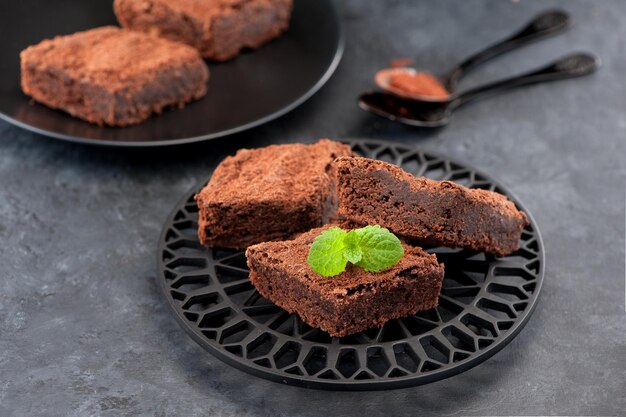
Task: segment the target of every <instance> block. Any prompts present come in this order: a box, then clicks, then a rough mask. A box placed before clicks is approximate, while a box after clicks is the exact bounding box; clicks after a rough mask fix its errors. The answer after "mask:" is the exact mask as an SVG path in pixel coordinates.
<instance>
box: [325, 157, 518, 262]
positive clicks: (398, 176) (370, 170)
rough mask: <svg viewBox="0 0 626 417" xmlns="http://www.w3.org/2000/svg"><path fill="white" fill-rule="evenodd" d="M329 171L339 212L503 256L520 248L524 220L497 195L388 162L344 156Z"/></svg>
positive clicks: (421, 237) (425, 239)
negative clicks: (330, 171)
mask: <svg viewBox="0 0 626 417" xmlns="http://www.w3.org/2000/svg"><path fill="white" fill-rule="evenodd" d="M332 172H333V175H334V176H335V179H336V183H337V189H338V195H339V208H338V215H339V216H340V217H343V218H345V219H347V220H350V221H353V222H355V223H356V224H363V225H367V224H379V225H381V226H383V227H386V228H388V229H389V230H391V231H392V232H394V233H396V234H398V235H401V236H404V237H407V238H411V239H417V240H419V241H423V242H428V243H434V244H437V245H442V246H451V247H463V248H468V249H473V250H477V251H484V252H489V253H493V254H496V255H507V254H510V253H512V252H514V251H515V250H517V249H518V248H519V240H520V237H521V233H522V230H523V228H524V227H525V226H527V225H528V219H527V217H526V215H525V214H524V213H523V212H521V211H519V210H518V209H517V208H516V207H515V205H514V204H513V203H512V202H511V201H509V200H508V199H507V198H506V197H505V196H503V195H501V194H498V193H495V192H492V191H486V190H481V189H469V188H466V187H463V186H461V185H458V184H456V183H454V182H451V181H434V180H431V179H428V178H424V177H420V178H417V177H415V176H413V175H411V174H409V173H408V172H406V171H404V170H402V169H401V168H400V167H398V166H396V165H393V164H390V163H387V162H383V161H377V160H372V159H367V158H360V157H342V158H338V159H337V160H336V161H335V162H334V163H333V167H332Z"/></svg>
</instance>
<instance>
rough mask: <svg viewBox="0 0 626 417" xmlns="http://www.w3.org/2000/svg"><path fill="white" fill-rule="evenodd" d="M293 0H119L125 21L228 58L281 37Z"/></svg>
mask: <svg viewBox="0 0 626 417" xmlns="http://www.w3.org/2000/svg"><path fill="white" fill-rule="evenodd" d="M292 4H293V0H176V1H170V0H115V2H114V3H113V7H114V9H115V14H116V15H117V19H118V20H119V22H120V25H122V26H123V27H126V28H130V29H134V30H140V31H143V32H148V33H151V34H157V35H159V36H163V37H165V38H168V39H172V40H175V41H179V42H184V43H186V44H188V45H191V46H193V47H195V48H196V49H198V50H199V51H200V53H201V54H202V56H203V57H205V58H208V59H212V60H216V61H225V60H227V59H230V58H233V57H235V56H237V55H238V54H239V52H240V51H241V50H242V49H243V48H258V47H259V46H261V45H263V44H265V43H267V42H269V41H270V40H272V39H275V38H277V37H279V36H280V35H281V34H282V33H283V32H284V31H285V30H286V29H287V27H288V26H289V18H290V17H291V9H292Z"/></svg>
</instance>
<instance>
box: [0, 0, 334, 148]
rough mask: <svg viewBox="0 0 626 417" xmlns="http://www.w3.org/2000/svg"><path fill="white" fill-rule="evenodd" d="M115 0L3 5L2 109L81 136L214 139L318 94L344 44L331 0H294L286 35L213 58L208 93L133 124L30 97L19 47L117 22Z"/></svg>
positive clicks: (29, 124) (156, 142) (36, 126)
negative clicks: (102, 121) (116, 124)
mask: <svg viewBox="0 0 626 417" xmlns="http://www.w3.org/2000/svg"><path fill="white" fill-rule="evenodd" d="M112 4H113V1H112V0H90V1H81V0H60V1H41V0H19V1H3V2H2V4H1V5H0V33H2V42H3V45H2V48H0V117H1V118H3V119H5V120H7V121H8V122H10V123H14V124H16V125H18V126H21V127H23V128H25V129H29V130H32V131H35V132H37V133H42V134H44V135H47V136H51V137H55V138H58V139H64V140H69V141H74V142H82V143H88V144H100V145H112V146H160V145H172V144H180V143H188V142H197V141H202V140H207V139H213V138H217V137H220V136H225V135H229V134H232V133H236V132H240V131H242V130H245V129H249V128H251V127H254V126H257V125H260V124H262V123H265V122H268V121H270V120H272V119H274V118H276V117H279V116H281V115H283V114H285V113H286V112H288V111H290V110H292V109H293V108H295V107H296V106H298V105H300V104H301V103H303V102H304V101H305V100H306V99H308V98H309V97H311V96H312V95H313V94H314V93H315V92H316V91H317V90H318V89H319V88H320V87H321V86H322V85H323V84H324V83H325V82H326V81H327V80H328V79H329V78H330V76H331V74H332V73H333V71H334V70H335V68H336V67H337V65H338V63H339V60H340V59H341V54H342V52H343V34H342V29H341V23H340V20H339V16H338V13H337V10H336V8H335V5H334V3H333V1H332V0H295V3H294V10H293V15H292V19H291V25H290V28H289V30H288V31H287V32H286V33H285V34H284V36H282V37H281V38H279V39H277V40H275V41H273V42H271V43H269V44H268V45H266V46H263V47H261V48H259V49H257V50H255V51H250V52H246V53H244V54H242V55H241V56H239V57H238V58H236V59H234V60H231V61H229V62H226V63H220V64H212V63H210V64H209V68H210V71H211V79H210V80H209V89H208V93H207V95H206V97H204V98H203V99H202V100H200V101H198V102H195V103H191V104H189V105H187V106H186V107H185V108H184V109H182V110H180V109H173V110H168V111H166V112H164V114H162V115H160V116H155V117H152V118H150V119H149V120H147V121H146V122H144V123H142V124H140V125H137V126H131V127H125V128H112V127H98V126H95V125H91V124H89V123H86V122H83V121H81V120H79V119H75V118H73V117H71V116H69V115H67V114H66V113H63V112H61V111H56V110H51V109H49V108H47V107H45V106H43V105H40V104H33V103H30V101H29V98H28V97H26V96H25V95H24V94H23V93H22V91H21V89H20V64H19V53H20V51H21V50H23V49H24V48H26V47H27V46H29V45H33V44H36V43H38V42H39V41H41V40H42V39H44V38H51V37H54V36H56V35H61V34H69V33H73V32H77V31H81V30H86V29H90V28H93V27H97V26H103V25H114V24H116V19H115V16H114V14H113V10H112Z"/></svg>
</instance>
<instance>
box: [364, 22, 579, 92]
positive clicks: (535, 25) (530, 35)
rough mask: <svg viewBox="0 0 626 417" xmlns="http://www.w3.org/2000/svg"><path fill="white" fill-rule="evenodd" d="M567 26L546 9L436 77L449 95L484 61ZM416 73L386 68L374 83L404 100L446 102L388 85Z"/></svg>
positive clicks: (555, 32) (409, 70) (404, 69)
mask: <svg viewBox="0 0 626 417" xmlns="http://www.w3.org/2000/svg"><path fill="white" fill-rule="evenodd" d="M569 26H570V18H569V16H568V15H567V13H566V12H564V11H562V10H546V11H544V12H542V13H540V14H539V15H537V16H535V17H534V18H533V19H532V20H531V21H530V22H528V23H527V24H526V25H525V26H524V27H523V28H522V29H520V30H519V31H517V32H516V33H514V34H513V35H511V36H509V37H508V38H506V39H503V40H501V41H500V42H497V43H495V44H493V45H491V46H489V47H488V48H486V49H484V50H482V51H480V52H478V53H476V54H474V55H472V56H470V57H468V58H466V59H465V60H464V61H463V62H461V63H460V64H458V65H457V66H456V67H454V68H453V69H452V70H450V71H449V72H448V73H447V74H445V75H443V76H440V77H437V79H438V81H439V82H440V83H441V85H442V86H444V87H445V89H446V90H447V91H448V92H449V93H454V92H455V90H456V84H457V82H458V81H459V79H460V78H461V77H462V76H463V75H465V74H466V73H467V72H468V71H469V70H471V69H473V68H475V67H477V66H478V65H479V64H482V63H483V62H485V61H488V60H490V59H491V58H494V57H496V56H499V55H502V54H504V53H505V52H509V51H512V50H514V49H517V48H520V47H522V46H525V45H528V44H529V43H532V42H534V41H537V40H540V39H543V38H546V37H549V36H551V35H555V34H557V33H559V32H561V31H563V30H565V29H566V28H568V27H569ZM417 72H418V71H417V70H415V69H414V68H407V67H401V68H387V69H383V70H381V71H378V73H376V77H375V81H376V84H377V85H378V86H379V87H380V88H382V89H383V90H386V91H389V92H390V93H393V94H396V95H398V96H400V97H404V98H413V99H420V100H424V101H445V99H442V98H438V97H431V96H424V95H417V94H410V93H406V92H404V91H402V90H398V89H395V88H394V87H393V86H392V85H390V83H389V79H390V77H391V76H392V75H395V74H398V73H405V74H409V75H414V74H416V73H417Z"/></svg>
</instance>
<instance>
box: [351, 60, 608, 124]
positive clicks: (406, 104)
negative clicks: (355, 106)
mask: <svg viewBox="0 0 626 417" xmlns="http://www.w3.org/2000/svg"><path fill="white" fill-rule="evenodd" d="M599 66H600V61H599V59H598V58H596V57H595V56H593V55H590V54H587V53H575V54H572V55H568V56H565V57H563V58H561V59H559V60H557V61H555V62H553V63H551V64H549V65H547V66H546V67H543V68H540V69H538V70H535V71H531V72H528V73H526V74H522V75H518V76H515V77H512V78H507V79H504V80H501V81H495V82H493V83H489V84H485V85H483V86H479V87H476V88H473V89H470V90H468V91H466V92H464V93H461V94H455V95H452V96H450V97H449V98H448V100H446V101H444V102H427V101H420V100H412V99H405V98H401V97H397V96H395V95H393V94H389V93H383V92H372V93H365V94H363V95H361V97H359V106H360V107H361V108H362V109H363V110H367V111H370V112H372V113H374V114H377V115H379V116H382V117H386V118H387V119H390V120H395V121H398V122H401V123H405V124H408V125H412V126H423V127H438V126H444V125H446V124H447V123H448V122H449V121H450V116H451V114H452V112H453V111H454V110H455V109H456V108H458V107H459V106H461V105H463V104H465V103H467V102H469V101H471V100H475V99H478V98H481V97H484V96H487V95H490V94H494V93H496V92H499V91H503V90H508V89H510V88H514V87H521V86H524V85H529V84H538V83H543V82H547V81H556V80H564V79H567V78H574V77H581V76H583V75H587V74H591V73H593V72H595V71H596V70H597V69H598V68H599Z"/></svg>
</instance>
